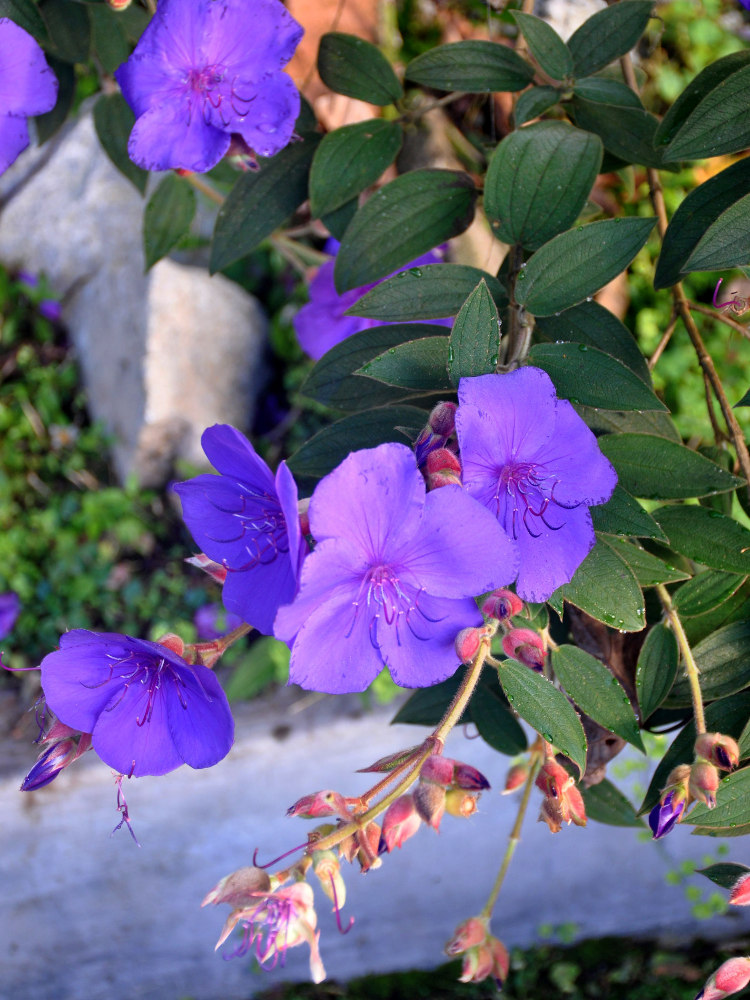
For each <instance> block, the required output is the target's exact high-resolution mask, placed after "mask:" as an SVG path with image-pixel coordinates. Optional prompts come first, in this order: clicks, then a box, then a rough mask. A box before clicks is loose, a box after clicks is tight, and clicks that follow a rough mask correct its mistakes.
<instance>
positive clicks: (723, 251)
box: [682, 194, 750, 273]
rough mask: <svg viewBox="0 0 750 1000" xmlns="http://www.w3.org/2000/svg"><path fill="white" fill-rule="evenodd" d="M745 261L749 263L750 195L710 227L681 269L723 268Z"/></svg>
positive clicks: (728, 209)
mask: <svg viewBox="0 0 750 1000" xmlns="http://www.w3.org/2000/svg"><path fill="white" fill-rule="evenodd" d="M745 264H750V194H746V195H745V196H744V197H742V198H740V200H739V201H736V202H735V203H734V204H733V205H730V206H729V208H727V209H726V210H725V211H723V212H722V213H721V215H720V216H719V217H718V219H716V221H715V222H713V223H712V224H711V225H710V226H709V227H708V229H707V231H706V232H705V233H704V235H703V236H702V237H701V239H700V240H699V241H698V245H697V246H696V248H695V250H693V252H692V253H691V254H690V256H689V257H688V259H687V262H686V263H685V264H684V265H683V267H682V271H683V273H687V272H689V271H720V270H728V269H729V268H731V267H741V266H743V265H745Z"/></svg>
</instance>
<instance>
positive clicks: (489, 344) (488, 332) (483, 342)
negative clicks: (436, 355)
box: [448, 280, 500, 386]
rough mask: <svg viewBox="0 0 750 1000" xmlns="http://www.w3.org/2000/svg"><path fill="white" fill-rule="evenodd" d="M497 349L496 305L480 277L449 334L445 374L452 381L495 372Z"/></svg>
mask: <svg viewBox="0 0 750 1000" xmlns="http://www.w3.org/2000/svg"><path fill="white" fill-rule="evenodd" d="M499 351H500V319H499V317H498V315H497V306H496V305H495V303H494V302H493V300H492V296H491V295H490V293H489V289H488V288H487V283H486V282H485V281H484V280H482V281H480V282H479V284H478V285H477V287H476V288H475V289H474V291H473V292H472V293H471V295H469V297H468V298H467V300H466V302H465V303H464V304H463V306H461V311H460V312H459V314H458V316H456V322H455V323H454V324H453V330H452V331H451V335H450V343H449V348H448V374H449V376H450V380H451V382H452V383H453V385H456V386H457V385H458V382H459V379H461V378H463V377H464V376H471V375H487V374H489V373H490V372H494V370H495V366H496V365H497V356H498V352H499Z"/></svg>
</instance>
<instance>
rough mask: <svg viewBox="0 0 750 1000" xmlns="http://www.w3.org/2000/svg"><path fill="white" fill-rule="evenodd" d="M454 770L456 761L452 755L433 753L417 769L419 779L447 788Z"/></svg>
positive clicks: (450, 783) (451, 782)
mask: <svg viewBox="0 0 750 1000" xmlns="http://www.w3.org/2000/svg"><path fill="white" fill-rule="evenodd" d="M455 771H456V762H455V760H453V758H452V757H443V755H442V754H437V753H434V754H433V755H432V756H431V757H428V758H427V760H426V761H425V762H424V764H423V765H422V767H421V769H420V771H419V780H420V781H431V782H433V783H434V784H436V785H443V786H444V787H445V788H447V787H448V786H449V785H452V784H453V779H454V775H455Z"/></svg>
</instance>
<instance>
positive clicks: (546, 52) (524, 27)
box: [511, 10, 573, 80]
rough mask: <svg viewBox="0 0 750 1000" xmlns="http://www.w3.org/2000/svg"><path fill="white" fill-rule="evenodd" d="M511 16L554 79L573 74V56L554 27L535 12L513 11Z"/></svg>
mask: <svg viewBox="0 0 750 1000" xmlns="http://www.w3.org/2000/svg"><path fill="white" fill-rule="evenodd" d="M511 16H512V17H513V19H514V20H515V22H516V24H517V25H518V27H519V28H520V30H521V34H522V35H523V37H524V38H525V39H526V44H527V45H528V47H529V52H530V53H531V54H532V56H533V57H534V58H535V59H536V61H537V62H538V63H539V65H540V66H541V68H542V69H543V70H544V72H545V73H546V74H547V76H551V77H552V79H553V80H564V79H565V77H567V76H572V74H573V56H572V55H571V54H570V49H569V48H568V46H567V45H566V44H565V42H564V41H563V40H562V38H560V36H559V35H558V33H557V32H556V31H555V29H554V28H553V27H551V26H550V25H549V24H547V22H546V21H543V20H542V19H541V17H534V15H533V14H524V13H522V12H521V11H518V10H514V11H511Z"/></svg>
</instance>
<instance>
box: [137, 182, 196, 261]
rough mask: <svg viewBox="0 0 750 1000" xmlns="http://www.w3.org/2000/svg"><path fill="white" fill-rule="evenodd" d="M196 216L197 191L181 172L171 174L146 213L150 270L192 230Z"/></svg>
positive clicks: (153, 196)
mask: <svg viewBox="0 0 750 1000" xmlns="http://www.w3.org/2000/svg"><path fill="white" fill-rule="evenodd" d="M194 215H195V191H194V190H193V189H192V187H190V185H189V184H188V183H187V181H185V180H183V179H182V178H181V177H178V176H177V174H167V176H166V177H165V178H164V180H162V181H161V182H160V184H159V186H158V187H157V188H156V190H155V191H154V193H153V194H152V195H151V197H150V198H149V200H148V204H147V205H146V211H145V213H144V216H143V248H144V252H145V256H146V270H148V269H149V268H150V267H153V266H154V264H155V263H156V262H157V260H161V259H162V257H166V255H167V254H168V253H169V251H170V250H171V249H172V247H173V246H175V244H176V243H178V242H179V240H180V239H182V237H183V236H184V235H185V233H187V232H188V230H189V229H190V224H191V223H192V221H193V216H194Z"/></svg>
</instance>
